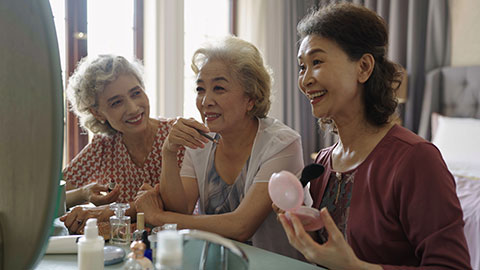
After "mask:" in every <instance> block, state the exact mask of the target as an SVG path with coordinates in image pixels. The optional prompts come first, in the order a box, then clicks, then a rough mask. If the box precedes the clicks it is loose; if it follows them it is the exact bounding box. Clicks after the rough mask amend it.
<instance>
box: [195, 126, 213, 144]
mask: <svg viewBox="0 0 480 270" xmlns="http://www.w3.org/2000/svg"><path fill="white" fill-rule="evenodd" d="M197 131H198V133H200V135H202V136H203V137H205V138H207V139H209V140H210V141H212V142H213V143H217V144H218V140H217V139H215V138H213V137H212V136H210V135H208V134H207V133H205V132H203V131H200V130H198V129H197Z"/></svg>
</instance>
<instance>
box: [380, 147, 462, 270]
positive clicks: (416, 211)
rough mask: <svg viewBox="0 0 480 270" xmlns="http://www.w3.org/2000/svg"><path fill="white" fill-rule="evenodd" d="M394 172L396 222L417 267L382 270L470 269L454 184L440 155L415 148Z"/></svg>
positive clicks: (421, 148) (429, 148)
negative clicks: (400, 225) (411, 249)
mask: <svg viewBox="0 0 480 270" xmlns="http://www.w3.org/2000/svg"><path fill="white" fill-rule="evenodd" d="M397 170H398V171H397V174H398V175H397V176H396V182H395V190H394V198H395V200H396V203H397V209H398V211H399V220H400V222H401V224H402V226H403V230H404V231H405V235H406V237H407V238H408V240H409V242H410V243H411V245H412V247H414V249H415V250H414V251H415V254H416V256H417V257H418V258H419V260H420V267H411V268H408V267H402V266H392V265H384V266H383V267H384V269H471V266H470V256H469V253H468V248H467V244H466V240H465V235H464V232H463V226H464V222H463V218H462V209H461V206H460V203H459V201H458V198H457V195H456V190H455V181H454V179H453V176H452V175H451V174H450V172H449V171H448V169H447V166H446V165H445V163H444V161H443V159H442V157H441V155H440V152H439V151H438V150H437V149H436V148H435V147H434V146H433V145H432V144H429V143H422V144H419V145H416V146H415V147H414V148H412V150H411V153H409V155H408V158H405V159H404V161H403V162H402V163H401V164H400V166H399V168H398V169H397Z"/></svg>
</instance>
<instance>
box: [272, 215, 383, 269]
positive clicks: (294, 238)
mask: <svg viewBox="0 0 480 270" xmlns="http://www.w3.org/2000/svg"><path fill="white" fill-rule="evenodd" d="M320 215H321V217H322V219H323V222H324V224H325V229H326V230H327V233H328V241H327V242H326V243H324V244H322V245H321V244H319V243H317V242H315V240H313V239H312V237H310V235H309V234H308V233H307V232H306V231H305V229H304V228H303V225H302V223H301V222H300V220H299V219H298V218H297V217H296V216H295V214H293V213H291V215H290V216H291V223H290V222H289V221H288V220H287V218H286V216H285V215H284V214H279V215H278V217H279V219H280V222H281V223H282V226H283V228H284V230H285V232H286V234H287V237H288V241H289V242H290V244H291V245H292V246H293V247H295V248H296V249H297V250H298V251H300V252H301V253H302V254H303V255H304V256H305V258H306V259H307V260H308V261H310V262H314V263H316V264H319V265H322V266H323V267H326V268H328V269H339V270H341V269H382V268H381V267H380V266H379V265H372V264H368V263H366V262H363V261H361V260H360V259H358V258H357V256H356V255H355V253H354V252H353V250H352V248H351V247H350V245H348V243H347V241H345V238H344V237H343V235H342V233H341V232H340V230H339V229H338V227H337V225H336V224H335V222H334V221H333V219H332V217H331V216H330V214H329V213H328V210H327V209H326V208H323V209H322V210H321V211H320Z"/></svg>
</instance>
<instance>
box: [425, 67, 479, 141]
mask: <svg viewBox="0 0 480 270" xmlns="http://www.w3.org/2000/svg"><path fill="white" fill-rule="evenodd" d="M433 112H436V113H439V114H441V115H445V116H450V117H471V118H480V66H460V67H443V68H438V69H435V70H432V71H431V72H429V73H428V74H427V77H426V82H425V94H424V98H423V107H422V116H421V118H420V128H419V132H418V133H419V135H420V136H422V137H423V138H425V139H427V140H430V139H431V131H430V125H431V115H432V113H433Z"/></svg>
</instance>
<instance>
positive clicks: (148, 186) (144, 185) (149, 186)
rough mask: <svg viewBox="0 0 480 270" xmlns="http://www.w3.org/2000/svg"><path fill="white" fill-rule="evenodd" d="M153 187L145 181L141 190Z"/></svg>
mask: <svg viewBox="0 0 480 270" xmlns="http://www.w3.org/2000/svg"><path fill="white" fill-rule="evenodd" d="M152 188H153V187H152V186H151V185H150V184H147V183H143V185H142V186H141V187H140V190H150V189H152Z"/></svg>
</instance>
